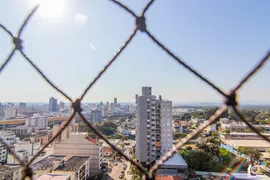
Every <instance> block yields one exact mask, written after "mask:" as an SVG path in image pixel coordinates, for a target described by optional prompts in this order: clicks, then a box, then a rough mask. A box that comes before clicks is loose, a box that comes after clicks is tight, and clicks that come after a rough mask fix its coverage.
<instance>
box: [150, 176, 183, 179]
mask: <svg viewBox="0 0 270 180" xmlns="http://www.w3.org/2000/svg"><path fill="white" fill-rule="evenodd" d="M155 179H156V180H183V178H182V177H180V176H156V178H155Z"/></svg>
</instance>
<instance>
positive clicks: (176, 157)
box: [160, 153, 188, 168]
mask: <svg viewBox="0 0 270 180" xmlns="http://www.w3.org/2000/svg"><path fill="white" fill-rule="evenodd" d="M164 166H166V167H168V166H173V167H179V168H187V167H188V166H187V163H186V162H185V160H184V159H183V158H182V156H181V155H180V154H178V153H174V154H173V155H172V156H171V157H170V158H169V159H167V160H166V161H165V162H164V163H163V164H162V165H160V167H161V168H162V167H164Z"/></svg>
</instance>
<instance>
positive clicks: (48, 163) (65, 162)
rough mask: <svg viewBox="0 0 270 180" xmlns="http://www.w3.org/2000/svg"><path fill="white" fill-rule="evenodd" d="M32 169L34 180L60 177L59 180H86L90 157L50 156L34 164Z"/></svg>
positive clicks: (88, 174)
mask: <svg viewBox="0 0 270 180" xmlns="http://www.w3.org/2000/svg"><path fill="white" fill-rule="evenodd" d="M32 168H33V172H34V179H39V180H42V179H45V178H55V179H57V178H56V177H60V178H61V179H62V178H64V179H71V180H86V179H87V178H88V177H89V176H90V170H89V169H90V157H89V156H57V155H51V156H48V157H46V158H44V159H43V160H41V161H39V162H37V163H35V164H34V165H33V166H32ZM44 174H46V176H44Z"/></svg>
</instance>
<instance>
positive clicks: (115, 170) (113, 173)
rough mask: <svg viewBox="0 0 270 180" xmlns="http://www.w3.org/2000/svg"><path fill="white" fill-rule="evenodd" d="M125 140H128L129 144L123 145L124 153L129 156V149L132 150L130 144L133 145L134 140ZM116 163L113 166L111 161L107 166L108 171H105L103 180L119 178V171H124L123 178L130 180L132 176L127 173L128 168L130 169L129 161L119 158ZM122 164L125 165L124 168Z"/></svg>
mask: <svg viewBox="0 0 270 180" xmlns="http://www.w3.org/2000/svg"><path fill="white" fill-rule="evenodd" d="M126 142H129V143H130V145H125V149H126V150H125V152H124V153H125V154H126V155H128V156H129V157H130V158H131V156H130V151H131V150H132V146H134V144H135V142H134V141H130V140H128V141H126ZM119 148H120V147H119ZM117 163H118V165H117V166H114V163H113V162H111V163H110V165H109V168H108V173H107V176H106V177H104V178H103V180H112V179H113V180H116V179H120V178H119V175H120V173H121V171H124V172H125V173H124V174H125V176H124V177H123V178H125V179H126V180H131V178H132V175H130V174H128V172H129V169H130V165H131V164H130V162H129V161H126V160H124V158H122V159H121V160H119V161H117ZM124 164H126V165H127V168H126V170H124Z"/></svg>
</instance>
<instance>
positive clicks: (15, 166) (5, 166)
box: [0, 165, 20, 174]
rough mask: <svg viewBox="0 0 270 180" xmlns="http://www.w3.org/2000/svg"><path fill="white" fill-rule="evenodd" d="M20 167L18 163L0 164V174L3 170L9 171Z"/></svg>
mask: <svg viewBox="0 0 270 180" xmlns="http://www.w3.org/2000/svg"><path fill="white" fill-rule="evenodd" d="M17 169H20V166H18V165H14V166H12V165H0V174H1V173H5V171H7V172H10V171H12V170H17Z"/></svg>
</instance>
